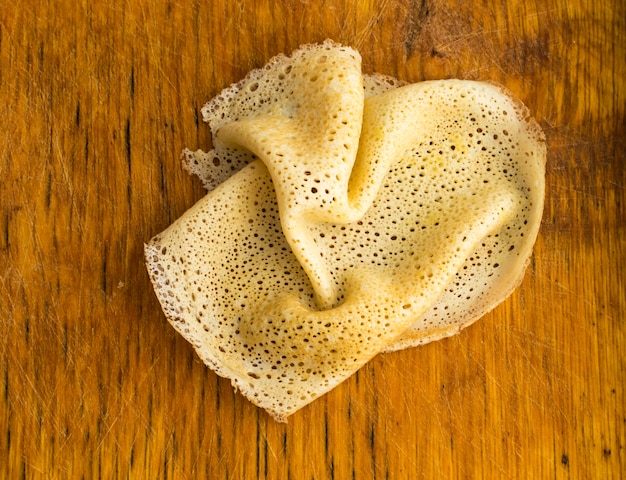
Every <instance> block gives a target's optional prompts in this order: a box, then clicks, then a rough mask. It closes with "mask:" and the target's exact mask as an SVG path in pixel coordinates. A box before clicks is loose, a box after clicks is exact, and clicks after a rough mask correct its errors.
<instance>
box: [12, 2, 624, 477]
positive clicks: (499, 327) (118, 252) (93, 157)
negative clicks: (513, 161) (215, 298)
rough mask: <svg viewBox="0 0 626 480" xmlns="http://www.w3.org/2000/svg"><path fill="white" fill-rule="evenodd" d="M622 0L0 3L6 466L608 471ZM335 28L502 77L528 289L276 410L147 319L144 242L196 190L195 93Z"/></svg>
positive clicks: (424, 62)
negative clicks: (192, 155)
mask: <svg viewBox="0 0 626 480" xmlns="http://www.w3.org/2000/svg"><path fill="white" fill-rule="evenodd" d="M625 22H626V7H625V5H624V2H623V1H621V0H612V1H608V2H599V1H593V2H592V1H589V0H574V1H566V0H537V1H536V2H522V1H512V2H504V1H494V0H485V1H474V0H470V1H467V2H456V1H452V0H419V1H418V0H411V1H402V0H383V1H374V0H368V1H363V2H361V1H348V0H328V1H321V2H315V1H304V0H303V1H297V0H292V1H287V0H272V1H269V0H241V1H237V2H228V1H227V0H215V1H198V0H194V1H191V2H188V3H185V2H151V1H134V0H129V1H120V2H88V1H77V2H61V1H58V0H50V1H46V2H43V1H39V2H36V1H35V2H18V1H15V0H8V1H5V2H3V4H2V7H1V8H0V178H1V182H2V183H1V187H0V477H1V478H29V479H30V478H151V479H152V478H155V479H158V478H163V479H165V478H168V479H169V478H183V479H185V478H189V479H192V478H193V479H196V478H211V479H227V478H228V479H234V478H250V479H251V478H261V479H287V478H301V479H325V478H337V479H345V478H353V479H370V478H379V479H380V478H392V479H399V478H619V477H620V475H622V474H623V473H624V472H626V450H625V442H626V408H625V407H626V405H625V403H626V400H625V396H624V395H625V391H624V387H625V381H624V373H623V372H624V369H625V367H626V365H625V358H626V327H625V318H624V317H625V313H626V301H625V290H626V287H625V281H624V273H625V272H624V268H625V257H624V256H625V248H624V247H625V243H626V241H625V238H626V214H625V213H624V203H625V201H626V194H625V187H626V175H625V168H624V162H625V161H626V159H625V154H624V151H625V147H626V140H625V138H626V127H625V125H626V117H625V105H626V88H625V77H626V24H625ZM325 38H333V39H335V40H337V41H341V42H344V43H346V44H350V45H353V46H355V47H357V48H358V49H359V50H360V52H361V54H362V56H363V64H364V69H365V70H366V71H378V72H381V73H385V74H391V75H396V76H398V77H400V78H402V79H403V80H407V81H419V80H424V79H434V78H447V77H461V78H472V79H480V80H490V81H495V82H499V83H502V84H504V85H505V86H507V87H508V88H509V89H511V90H512V91H513V92H514V93H516V94H517V95H518V96H519V97H520V98H521V99H522V100H523V101H524V102H525V103H526V105H527V106H528V107H529V108H530V110H531V112H532V114H533V115H534V116H535V117H536V118H537V120H538V121H539V122H540V124H541V126H542V127H543V128H544V130H545V132H546V135H547V140H548V165H547V198H546V207H545V215H544V221H543V224H542V229H541V232H540V235H539V239H538V242H537V245H536V249H535V253H534V256H533V259H532V264H531V265H530V267H529V270H528V272H527V276H526V278H525V280H524V282H523V284H522V285H521V287H520V288H519V289H518V290H517V291H516V292H515V293H514V294H513V295H512V296H511V297H510V299H508V300H507V301H506V302H505V303H503V304H502V305H500V306H499V307H498V308H497V309H495V310H494V311H493V312H491V313H490V314H488V315H487V316H486V317H484V318H483V319H482V320H480V321H479V322H478V323H476V324H475V325H473V326H472V327H470V328H468V329H467V330H465V331H463V332H462V333H461V334H459V335H457V336H455V337H453V338H450V339H446V340H442V341H439V342H436V343H433V344H429V345H426V346H424V347H420V348H416V349H412V350H407V351H402V352H397V353H393V354H388V355H381V356H378V357H376V358H375V359H374V360H373V361H372V362H370V363H369V364H368V365H367V366H365V367H364V368H363V369H362V370H361V371H359V372H358V373H357V374H356V375H354V376H353V377H352V378H350V379H349V380H348V381H346V382H345V383H344V384H342V385H340V386H339V387H338V388H336V389H335V390H333V391H332V392H330V393H329V394H327V395H326V396H325V397H323V398H321V399H320V400H317V401H315V402H314V403H313V404H311V405H310V406H307V407H306V408H304V409H303V410H302V411H300V412H298V413H297V414H295V415H294V416H293V417H291V418H290V420H289V423H287V424H277V423H275V422H274V421H273V420H271V419H270V418H269V417H268V416H267V414H265V413H264V412H262V411H260V410H258V409H257V408H255V407H254V406H252V405H251V404H250V403H249V402H247V401H246V400H245V399H244V398H243V397H242V396H240V395H238V394H236V393H234V392H233V390H232V388H231V386H230V384H229V382H228V381H227V380H224V379H222V378H218V377H217V376H216V375H215V374H214V373H212V372H211V371H210V370H208V369H207V368H205V367H204V365H202V364H201V362H199V360H198V359H197V357H196V355H195V354H194V353H193V350H192V348H191V346H190V345H189V344H187V343H186V342H185V341H184V340H183V339H182V338H181V337H180V336H178V335H177V334H176V333H175V332H174V330H173V329H172V328H171V327H170V326H169V324H167V322H166V321H165V318H164V315H163V314H162V312H161V309H160V307H159V305H158V302H157V301H156V298H155V296H154V294H153V292H152V289H151V286H150V284H149V280H148V277H147V274H146V271H145V268H144V265H143V243H144V242H145V241H147V240H148V239H149V238H150V237H151V236H152V235H154V234H156V233H158V232H159V231H161V230H162V229H164V228H165V227H166V226H167V225H168V224H169V223H171V222H172V221H173V220H174V219H175V218H177V217H178V216H179V215H181V214H182V213H183V212H184V211H185V210H186V209H187V208H188V207H189V206H191V205H192V204H193V202H194V201H195V200H197V199H199V198H200V197H201V196H202V194H203V191H202V188H201V186H200V184H199V182H198V181H197V180H196V179H194V178H191V177H189V176H188V175H187V174H186V173H185V172H184V171H183V170H182V168H181V164H180V160H179V154H180V152H181V150H182V149H183V148H184V147H190V148H193V149H195V148H207V147H208V145H209V142H210V134H209V131H208V128H207V127H206V126H205V125H203V124H202V122H201V121H199V120H198V118H199V108H200V107H201V105H202V104H203V103H204V102H205V101H206V100H208V99H209V98H210V97H212V96H213V95H214V94H216V93H217V92H218V91H219V90H221V89H222V88H223V87H225V86H226V85H228V84H229V83H231V82H234V81H237V80H239V79H240V78H241V77H242V76H243V75H244V74H245V73H247V72H248V71H249V70H250V69H252V68H255V67H259V66H261V65H263V64H264V63H265V62H266V61H267V60H268V59H269V58H270V57H271V56H273V55H275V54H277V53H280V52H289V51H291V50H293V49H294V48H296V47H297V46H298V45H300V44H302V43H309V42H315V41H321V40H324V39H325Z"/></svg>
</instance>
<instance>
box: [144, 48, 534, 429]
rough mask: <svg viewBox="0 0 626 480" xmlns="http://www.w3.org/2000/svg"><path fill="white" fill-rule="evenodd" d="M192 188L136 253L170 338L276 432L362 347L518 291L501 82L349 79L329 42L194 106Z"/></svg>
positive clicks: (529, 176) (530, 140) (525, 245)
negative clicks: (197, 122)
mask: <svg viewBox="0 0 626 480" xmlns="http://www.w3.org/2000/svg"><path fill="white" fill-rule="evenodd" d="M203 114H204V117H205V120H206V121H207V122H208V123H209V125H210V127H211V130H212V133H213V135H214V149H213V150H212V151H210V152H208V153H206V154H205V153H202V152H186V155H185V158H186V165H187V168H188V169H189V170H191V171H192V172H194V173H196V174H198V175H199V176H200V178H201V179H202V180H203V182H204V183H205V185H206V186H207V188H208V189H209V193H208V194H207V195H206V196H205V197H204V198H203V199H201V200H200V201H199V202H198V203H197V204H196V205H194V206H193V207H192V208H191V209H189V211H187V212H186V213H185V214H184V215H183V216H182V217H181V218H180V219H178V220H177V221H176V222H175V223H174V224H172V225H171V226H170V227H169V228H168V229H167V230H166V231H164V232H162V233H161V234H159V235H157V236H156V237H155V238H153V239H152V240H151V241H150V243H149V244H148V245H146V261H147V266H148V270H149V273H150V277H151V279H152V282H153V284H154V287H155V291H156V293H157V296H158V298H159V300H160V302H161V304H162V306H163V310H164V312H165V314H166V316H167V318H168V320H169V321H170V322H171V323H172V325H173V326H174V327H175V328H176V329H177V330H178V331H179V332H180V333H181V334H182V335H183V336H184V337H185V338H186V339H187V340H189V341H190V342H191V343H192V344H193V345H194V347H195V349H196V351H197V352H198V354H199V356H200V357H201V358H202V359H203V361H204V362H205V363H206V364H207V365H208V366H209V367H211V368H212V369H213V370H214V371H215V372H217V373H218V374H219V375H222V376H225V377H228V378H230V379H231V381H232V383H233V385H234V386H235V387H236V388H237V389H239V390H241V392H242V393H243V394H244V395H245V396H246V397H247V398H249V399H250V400H251V401H252V402H253V403H255V404H256V405H258V406H260V407H262V408H264V409H266V410H267V411H268V412H269V413H270V414H271V415H272V416H273V417H274V418H276V419H277V420H285V419H286V418H287V416H289V415H291V414H292V413H294V412H295V411H297V410H298V409H300V408H301V407H303V406H304V405H306V404H307V403H309V402H311V401H312V400H313V399H315V398H317V397H319V396H320V395H322V394H323V393H325V392H327V391H329V390H330V389H332V388H333V387H334V386H336V385H337V384H339V383H340V382H342V381H343V380H345V379H346V378H347V377H349V376H350V375H352V374H353V373H354V372H355V371H356V370H357V369H359V368H360V367H361V366H362V365H363V364H365V363H366V362H367V361H368V360H369V359H371V358H372V357H373V356H375V355H376V354H378V353H380V352H383V351H389V350H397V349H400V348H405V347H408V346H413V345H417V344H420V343H425V342H427V341H430V340H434V339H437V338H441V337H443V336H447V335H450V334H452V333H454V332H457V331H458V330H460V329H461V328H463V327H464V326H466V325H468V324H470V323H471V322H473V321H474V320H475V319H476V318H478V317H479V316H481V315H482V314H484V313H485V312H486V311H488V310H489V309H491V308H493V307H494V306H495V305H497V304H498V303H499V302H501V301H502V300H504V298H506V297H507V296H508V295H509V294H510V292H511V291H512V290H513V288H515V286H516V285H517V284H518V283H519V281H520V279H521V278H522V276H523V272H524V269H525V266H526V264H527V261H528V258H529V256H530V254H531V251H532V245H533V243H534V241H535V238H536V235H537V231H538V228H539V223H540V219H541V211H542V207H543V195H544V162H545V145H544V139H543V134H542V132H541V130H540V129H539V127H538V126H537V124H536V123H535V122H534V121H533V120H532V119H531V118H529V115H528V112H527V110H526V109H525V108H524V107H523V106H522V105H521V103H520V102H519V101H517V100H515V99H514V98H513V97H512V96H511V95H510V93H508V92H506V91H505V90H504V89H503V88H502V87H499V86H495V85H491V84H486V83H478V82H470V81H460V80H445V81H432V82H421V83H417V84H413V85H403V84H402V83H401V82H399V81H396V80H394V79H391V78H388V77H383V76H378V75H370V76H363V75H362V73H361V70H360V56H359V55H358V53H357V52H356V51H354V50H352V49H350V48H348V47H343V46H340V45H337V44H334V43H332V42H325V43H323V44H320V45H307V46H304V47H302V48H301V49H299V50H298V51H296V52H294V53H293V54H292V55H291V56H288V57H287V56H279V57H277V58H275V59H273V60H271V61H270V62H269V63H268V65H267V66H266V67H265V68H263V69H260V70H256V71H253V72H251V73H250V74H249V75H248V76H247V77H246V78H245V79H244V80H242V81H241V82H239V83H238V84H235V85H232V86H231V87H229V88H227V89H226V90H224V91H223V92H222V93H221V94H220V95H218V96H217V97H216V98H215V99H213V100H212V101H210V102H209V103H208V104H207V105H206V106H205V108H204V109H203Z"/></svg>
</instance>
